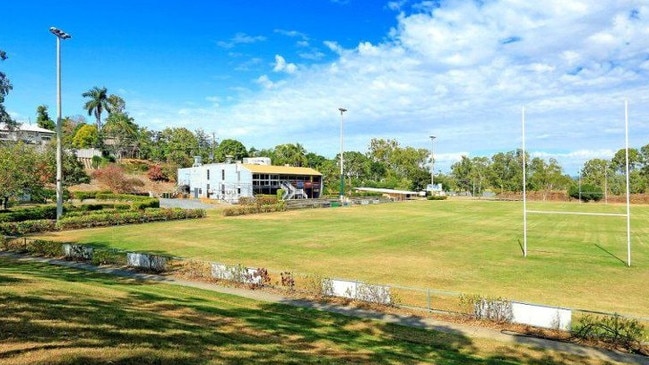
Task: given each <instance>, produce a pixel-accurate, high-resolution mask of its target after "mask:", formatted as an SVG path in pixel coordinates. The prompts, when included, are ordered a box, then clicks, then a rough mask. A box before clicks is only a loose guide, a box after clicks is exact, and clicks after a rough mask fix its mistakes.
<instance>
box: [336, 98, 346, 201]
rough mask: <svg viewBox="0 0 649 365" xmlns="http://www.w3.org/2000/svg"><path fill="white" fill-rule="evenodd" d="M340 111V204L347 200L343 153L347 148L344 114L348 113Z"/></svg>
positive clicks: (341, 109) (344, 110)
mask: <svg viewBox="0 0 649 365" xmlns="http://www.w3.org/2000/svg"><path fill="white" fill-rule="evenodd" d="M338 110H340V202H341V203H342V202H343V200H344V198H345V175H344V169H343V166H344V159H343V153H344V152H345V148H344V147H343V146H344V145H343V113H344V112H346V111H347V109H345V108H338Z"/></svg>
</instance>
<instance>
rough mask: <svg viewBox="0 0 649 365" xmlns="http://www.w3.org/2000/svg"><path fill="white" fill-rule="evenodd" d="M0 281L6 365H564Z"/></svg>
mask: <svg viewBox="0 0 649 365" xmlns="http://www.w3.org/2000/svg"><path fill="white" fill-rule="evenodd" d="M0 278H4V279H6V280H4V281H3V283H4V285H3V289H4V290H3V291H2V292H0V308H1V309H2V316H1V317H0V344H2V346H0V362H12V363H21V362H22V363H26V362H29V363H32V364H39V363H41V364H45V363H47V364H87V363H95V364H107V363H111V364H138V365H142V364H178V363H182V364H206V363H226V364H228V363H255V364H257V363H259V364H276V363H282V364H304V363H345V364H346V363H373V364H395V363H399V364H418V363H438V364H518V363H527V364H563V363H565V358H556V357H554V355H553V354H545V353H544V352H543V351H541V350H539V351H536V356H534V355H529V354H527V353H526V351H525V349H524V348H520V349H519V348H515V349H512V348H511V346H509V347H507V349H506V350H502V351H500V350H499V351H496V352H494V351H491V350H490V351H487V352H485V351H482V350H480V349H479V348H478V347H476V344H475V343H474V341H473V340H472V339H471V338H469V337H468V336H466V335H465V334H463V333H460V332H458V331H456V330H454V329H452V328H447V327H444V326H440V327H439V328H437V329H438V330H439V331H431V330H425V329H422V328H421V327H424V326H425V324H424V323H423V322H422V321H421V319H419V318H417V317H408V318H404V319H403V320H402V322H401V323H384V322H378V321H375V320H374V319H381V318H380V316H381V314H378V313H377V314H375V316H374V317H371V316H370V317H369V318H366V319H358V318H355V317H352V315H355V314H356V313H353V310H352V309H347V310H348V311H349V312H345V311H346V310H345V309H342V310H340V311H338V313H329V312H322V311H321V310H317V309H315V308H308V307H295V306H292V305H288V304H291V303H289V302H287V303H286V304H283V303H260V302H255V301H252V300H249V299H245V298H241V297H236V296H232V295H226V294H218V293H213V292H208V291H202V290H198V289H192V288H182V287H176V286H169V285H161V284H156V283H142V282H138V281H135V280H133V279H126V278H115V277H112V276H108V275H102V274H97V273H91V272H84V271H79V270H75V269H72V268H65V267H56V266H50V265H47V264H34V263H23V262H19V261H15V260H10V259H5V258H0ZM14 279H15V280H14ZM134 284H139V285H134ZM480 353H482V354H484V353H487V354H489V356H488V357H485V356H484V355H483V356H480V355H476V354H480ZM539 353H540V354H541V355H538V354H539ZM574 363H579V362H574Z"/></svg>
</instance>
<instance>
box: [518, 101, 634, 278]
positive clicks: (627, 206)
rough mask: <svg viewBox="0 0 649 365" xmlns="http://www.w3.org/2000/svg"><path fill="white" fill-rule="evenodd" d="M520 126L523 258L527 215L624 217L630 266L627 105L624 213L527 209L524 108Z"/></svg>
mask: <svg viewBox="0 0 649 365" xmlns="http://www.w3.org/2000/svg"><path fill="white" fill-rule="evenodd" d="M521 124H522V134H523V138H522V143H521V144H522V150H523V257H527V215H528V214H556V215H561V214H571V215H591V216H603V217H625V218H626V246H627V254H626V264H627V266H629V267H630V266H631V205H630V197H629V103H628V101H627V100H625V101H624V144H625V147H624V148H625V152H626V153H625V163H626V166H625V172H626V213H625V214H617V213H591V212H561V211H542V210H528V209H527V171H526V164H527V161H526V156H525V151H526V150H525V107H523V108H522V111H521Z"/></svg>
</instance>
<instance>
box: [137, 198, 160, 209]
mask: <svg viewBox="0 0 649 365" xmlns="http://www.w3.org/2000/svg"><path fill="white" fill-rule="evenodd" d="M146 208H160V200H159V199H157V198H149V199H146V200H137V201H134V202H133V203H131V209H132V210H145V209H146Z"/></svg>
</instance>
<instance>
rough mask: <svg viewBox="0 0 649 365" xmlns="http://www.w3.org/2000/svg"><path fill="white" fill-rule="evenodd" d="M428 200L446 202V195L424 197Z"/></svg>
mask: <svg viewBox="0 0 649 365" xmlns="http://www.w3.org/2000/svg"><path fill="white" fill-rule="evenodd" d="M426 199H428V200H446V195H428V196H427V197H426Z"/></svg>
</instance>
